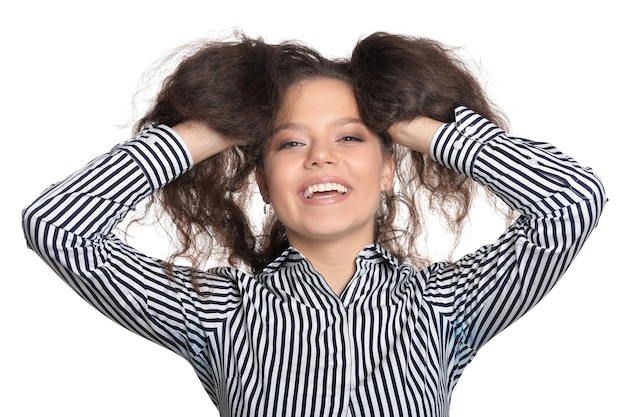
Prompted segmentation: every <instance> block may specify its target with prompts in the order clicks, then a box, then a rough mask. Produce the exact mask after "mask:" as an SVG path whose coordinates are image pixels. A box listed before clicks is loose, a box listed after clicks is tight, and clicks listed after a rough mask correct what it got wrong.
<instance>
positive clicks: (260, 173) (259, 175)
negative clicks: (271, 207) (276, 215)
mask: <svg viewBox="0 0 626 417" xmlns="http://www.w3.org/2000/svg"><path fill="white" fill-rule="evenodd" d="M254 177H255V179H256V185H257V186H258V187H259V192H260V193H261V197H262V198H263V201H264V202H266V203H268V202H269V192H268V189H267V181H266V180H265V171H264V170H263V168H257V169H256V171H254Z"/></svg>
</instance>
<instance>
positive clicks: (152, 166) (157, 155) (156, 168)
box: [115, 125, 193, 191]
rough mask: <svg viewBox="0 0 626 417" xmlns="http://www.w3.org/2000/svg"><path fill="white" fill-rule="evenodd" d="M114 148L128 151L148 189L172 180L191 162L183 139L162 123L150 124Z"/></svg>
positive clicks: (187, 167)
mask: <svg viewBox="0 0 626 417" xmlns="http://www.w3.org/2000/svg"><path fill="white" fill-rule="evenodd" d="M116 148H117V149H115V150H119V151H124V152H126V153H128V154H129V155H130V156H131V157H132V158H133V160H134V161H135V162H136V163H137V164H138V165H139V167H140V168H141V169H142V170H143V172H144V174H145V176H146V179H147V180H148V184H149V185H150V187H151V188H152V191H156V190H158V189H159V188H162V187H163V186H165V185H166V184H168V183H170V182H172V181H173V180H174V179H176V178H178V177H179V176H180V175H182V174H183V173H185V172H187V171H188V170H189V169H191V167H192V166H193V162H192V159H191V154H190V152H189V149H188V148H187V146H186V145H185V143H184V142H183V140H182V139H181V138H180V136H178V134H177V133H176V132H174V130H172V129H171V128H170V127H168V126H165V125H158V126H156V127H150V128H148V129H146V130H144V131H142V132H141V133H140V134H139V135H138V136H137V137H135V138H134V139H131V140H129V141H127V142H124V143H122V144H120V145H118V146H117V147H116Z"/></svg>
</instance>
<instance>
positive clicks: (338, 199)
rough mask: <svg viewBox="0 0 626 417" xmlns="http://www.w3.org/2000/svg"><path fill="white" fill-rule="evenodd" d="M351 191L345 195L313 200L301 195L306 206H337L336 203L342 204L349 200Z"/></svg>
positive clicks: (313, 198)
mask: <svg viewBox="0 0 626 417" xmlns="http://www.w3.org/2000/svg"><path fill="white" fill-rule="evenodd" d="M350 193H351V190H348V191H347V192H346V193H344V194H337V195H334V196H332V197H317V198H315V197H312V198H305V197H304V195H302V194H300V199H301V200H302V201H303V202H304V204H307V205H311V206H325V205H328V204H336V203H341V202H342V201H344V200H346V199H347V198H348V196H349V195H350Z"/></svg>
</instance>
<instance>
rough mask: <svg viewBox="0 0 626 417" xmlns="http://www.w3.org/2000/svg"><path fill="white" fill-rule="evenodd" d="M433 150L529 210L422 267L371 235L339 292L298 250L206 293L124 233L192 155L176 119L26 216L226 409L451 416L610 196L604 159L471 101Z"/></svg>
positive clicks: (50, 254) (228, 276)
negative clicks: (490, 240) (511, 133)
mask: <svg viewBox="0 0 626 417" xmlns="http://www.w3.org/2000/svg"><path fill="white" fill-rule="evenodd" d="M432 155H433V157H434V158H435V159H436V160H437V161H439V162H440V163H442V164H444V165H446V166H448V167H450V168H452V169H454V170H457V171H459V172H462V173H464V174H466V175H468V176H470V177H472V178H473V179H475V180H477V181H479V182H481V183H482V184H484V185H486V186H487V187H489V188H490V189H491V190H493V191H494V192H495V193H497V194H498V195H499V196H500V197H501V198H502V199H503V200H504V201H506V202H507V203H508V204H510V205H511V206H512V207H513V208H515V209H516V210H517V211H519V212H520V213H521V214H522V216H521V217H520V218H519V219H518V220H517V221H516V222H515V224H513V225H512V226H511V227H510V228H509V229H508V230H506V231H505V233H504V234H503V235H502V236H501V237H500V238H499V239H498V240H497V241H496V242H495V243H494V244H492V245H488V246H484V247H483V248H481V249H480V250H478V251H477V252H475V253H473V254H470V255H467V256H465V257H464V258H462V259H460V260H459V261H458V262H456V263H454V264H448V263H436V264H433V265H431V266H430V267H428V268H426V269H424V270H420V271H417V270H415V269H414V268H412V267H411V266H409V265H399V264H398V262H397V261H396V259H394V258H393V257H392V256H391V255H390V254H389V253H387V252H386V251H385V249H384V248H382V247H380V246H379V245H372V246H368V247H366V248H364V249H363V250H362V252H361V253H360V255H359V257H358V258H357V272H356V274H355V276H354V277H353V279H352V280H351V281H350V282H349V284H348V286H347V287H346V289H345V291H344V292H343V294H342V295H341V297H337V296H335V294H334V293H333V292H332V290H331V289H330V288H329V287H328V285H326V282H325V281H324V279H323V278H322V277H321V276H320V275H319V274H317V272H316V271H315V270H314V269H313V267H312V266H311V264H310V263H309V262H308V260H306V259H305V258H304V257H303V256H302V255H301V254H300V253H299V252H298V251H297V250H295V249H289V250H287V251H286V252H285V253H284V254H283V255H282V256H281V257H279V258H278V259H277V260H276V261H275V262H273V263H272V264H270V265H268V267H267V268H266V269H265V270H264V272H263V273H261V274H259V275H258V276H250V275H248V274H246V273H244V272H242V271H238V270H236V269H233V268H230V267H223V268H214V269H210V270H208V271H205V272H202V273H201V277H200V279H201V281H200V289H201V291H200V292H198V291H197V290H195V289H194V288H193V287H192V285H191V283H190V281H189V271H188V270H187V269H186V268H183V267H180V268H177V269H176V271H175V276H174V277H173V278H168V276H167V275H166V274H165V273H164V271H163V270H162V268H161V266H160V262H159V261H158V260H156V259H153V258H150V257H148V256H145V255H143V254H141V253H138V252H137V251H136V250H134V249H133V248H131V247H129V246H128V245H126V244H125V243H124V242H122V241H121V240H119V239H118V238H116V237H115V235H114V234H113V233H112V231H113V229H114V227H115V226H116V224H117V223H118V222H119V221H120V220H121V219H122V218H123V217H124V215H125V214H126V213H127V212H128V210H130V209H131V208H132V207H134V206H135V205H136V204H137V203H138V202H139V201H140V200H141V199H142V198H144V197H146V196H147V195H149V194H150V193H152V192H154V191H155V190H156V189H158V188H159V187H162V186H163V185H165V184H166V183H168V182H169V181H171V180H173V179H174V178H176V177H177V176H179V175H181V174H183V173H184V172H186V171H187V170H188V169H189V168H190V165H191V158H190V155H189V154H188V152H187V150H186V149H185V147H184V146H183V145H182V143H181V142H180V140H179V138H177V137H176V135H175V134H174V132H173V131H172V130H170V129H169V128H167V127H165V126H159V127H156V128H152V129H150V130H148V131H146V132H144V133H143V134H142V135H140V136H139V137H138V138H136V139H133V140H131V141H128V142H126V143H123V144H120V145H118V146H117V147H115V148H114V149H113V150H112V151H111V152H109V153H107V154H105V155H102V156H101V157H99V158H96V159H95V160H94V161H92V162H91V163H89V164H88V165H87V166H86V167H85V168H83V169H82V170H80V171H78V172H76V173H75V174H73V175H71V176H70V177H68V178H67V179H66V180H64V181H62V182H59V183H57V184H55V185H54V186H52V187H50V188H48V189H47V190H46V191H45V192H44V193H43V194H42V195H41V196H40V197H39V198H38V199H37V200H36V201H35V202H34V203H33V204H32V205H31V206H30V207H28V208H27V209H26V210H25V211H24V231H25V234H26V239H27V242H28V245H29V247H30V248H32V249H33V250H34V251H36V252H37V253H38V254H39V255H40V256H41V257H42V258H43V259H44V260H45V261H46V262H47V263H48V264H49V265H50V267H51V268H52V269H53V270H54V271H55V272H56V273H57V274H59V275H60V276H61V277H62V278H63V279H64V280H65V281H66V282H67V283H68V284H69V285H70V286H71V287H72V288H73V289H74V290H75V291H76V292H77V293H78V294H79V295H80V296H81V297H83V298H84V299H85V300H86V301H87V302H89V303H90V304H92V305H93V306H94V307H95V308H97V309H98V310H100V311H101V312H102V313H103V314H105V315H107V316H108V317H110V318H111V319H112V320H115V321H116V322H118V323H119V324H121V325H123V326H124V327H126V328H128V329H130V330H132V331H134V332H136V333H137V334H139V335H141V336H143V337H145V338H147V339H149V340H152V341H154V342H156V343H158V344H161V345H163V346H165V347H166V348H168V349H171V350H172V351H174V352H176V353H178V354H179V355H181V356H183V357H185V358H186V359H187V360H188V361H189V362H190V364H191V365H192V366H193V368H194V369H195V371H196V373H197V375H198V377H199V378H200V380H201V382H202V384H203V386H204V387H205V389H206V391H207V392H208V394H209V395H210V397H211V398H212V400H213V401H214V402H215V403H216V405H217V407H218V408H219V410H220V412H221V414H222V415H225V416H231V415H232V416H246V417H247V416H250V415H276V416H278V415H280V416H285V415H290V416H302V415H307V416H308V415H311V416H389V415H393V416H446V415H448V409H449V405H450V396H451V393H452V389H453V388H454V386H455V384H456V383H457V381H458V379H459V377H460V375H461V373H462V372H463V369H464V368H465V366H466V365H467V364H468V363H469V362H470V361H471V360H472V358H473V357H474V355H475V354H476V352H477V350H478V349H479V348H480V347H481V346H482V345H483V344H484V343H486V342H487V341H488V340H489V339H491V338H492V337H493V336H494V335H495V334H497V333H498V332H500V331H501V330H502V329H504V328H505V327H507V326H508V325H509V324H511V323H512V322H513V321H515V320H516V319H517V318H519V317H520V316H522V315H523V314H524V313H525V312H526V311H528V310H529V309H530V308H531V307H532V306H534V305H535V304H536V303H537V302H538V301H539V300H540V299H541V298H542V297H543V296H545V294H546V293H547V292H548V291H549V290H550V289H551V288H552V287H553V286H554V284H555V283H556V281H557V280H558V279H559V278H560V277H561V275H562V274H563V273H564V272H565V270H566V269H567V267H568V266H569V264H570V263H571V261H572V260H573V258H574V257H575V255H576V254H577V253H578V251H579V250H580V248H581V245H582V244H583V242H584V241H585V239H586V238H587V237H588V236H589V233H590V232H591V230H592V229H593V228H594V227H595V225H596V223H597V221H598V218H599V215H600V213H601V211H602V207H603V205H604V203H605V201H606V198H605V195H604V190H603V188H602V184H601V183H600V181H599V180H598V179H597V178H596V177H595V176H594V175H593V173H592V172H591V170H589V169H584V168H582V167H580V166H579V165H578V164H577V163H576V162H575V161H574V160H572V159H571V158H569V157H567V156H565V155H563V154H562V153H560V152H559V151H558V150H557V149H555V148H554V147H553V146H551V145H549V144H546V143H538V142H532V141H529V140H526V139H521V138H512V137H508V136H507V135H506V134H505V133H504V132H502V131H501V130H500V129H498V128H497V127H496V126H494V125H493V124H491V123H489V122H488V121H487V120H485V119H484V118H482V117H481V116H479V115H477V114H475V113H474V112H472V111H470V110H468V109H465V108H459V109H458V110H457V119H456V123H450V124H447V125H445V126H444V127H443V128H442V129H440V131H439V132H438V136H437V138H436V140H435V141H434V142H433V148H432Z"/></svg>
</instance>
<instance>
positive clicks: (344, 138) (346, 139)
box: [340, 136, 363, 142]
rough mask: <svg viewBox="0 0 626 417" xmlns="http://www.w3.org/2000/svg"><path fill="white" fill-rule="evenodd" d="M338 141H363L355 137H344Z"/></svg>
mask: <svg viewBox="0 0 626 417" xmlns="http://www.w3.org/2000/svg"><path fill="white" fill-rule="evenodd" d="M340 140H342V141H343V142H363V139H361V138H359V137H357V136H344V137H342V138H341V139H340Z"/></svg>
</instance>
